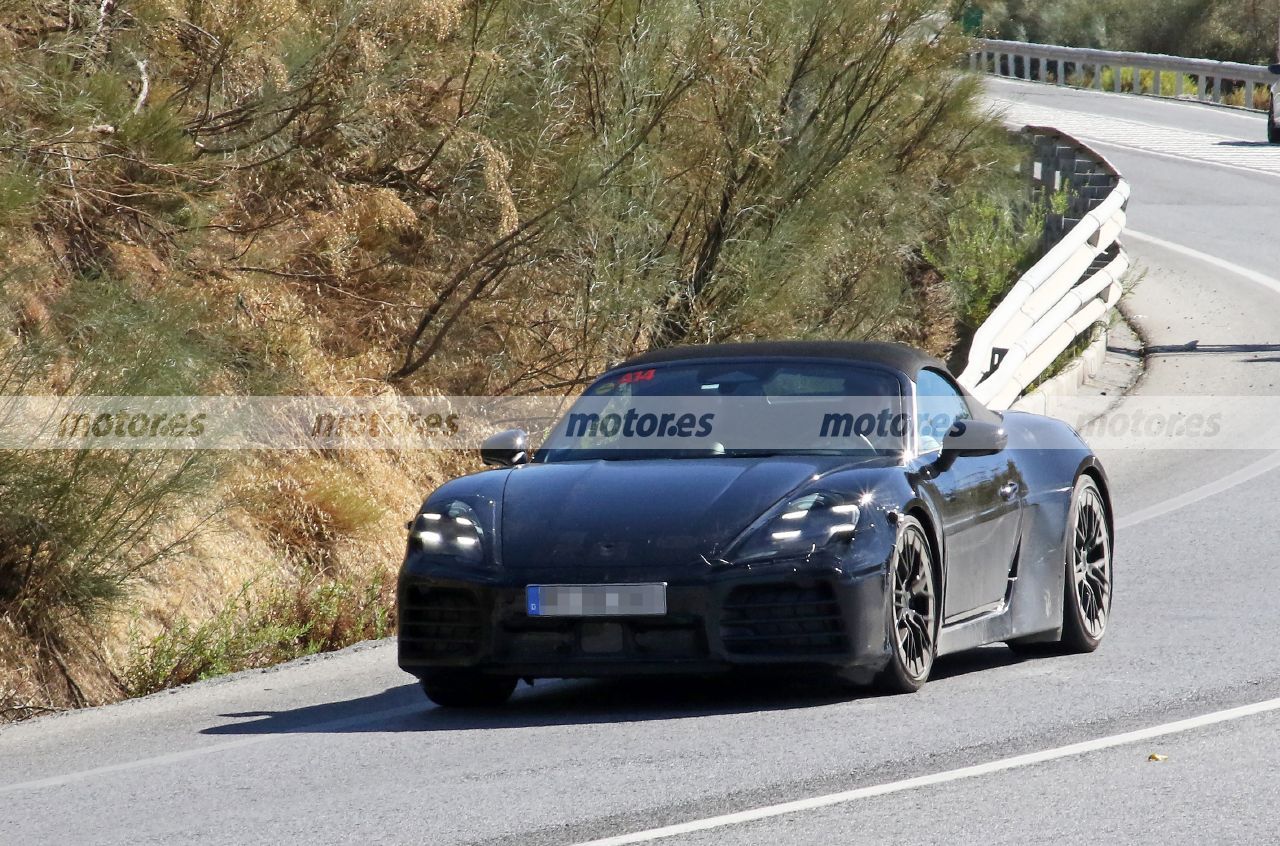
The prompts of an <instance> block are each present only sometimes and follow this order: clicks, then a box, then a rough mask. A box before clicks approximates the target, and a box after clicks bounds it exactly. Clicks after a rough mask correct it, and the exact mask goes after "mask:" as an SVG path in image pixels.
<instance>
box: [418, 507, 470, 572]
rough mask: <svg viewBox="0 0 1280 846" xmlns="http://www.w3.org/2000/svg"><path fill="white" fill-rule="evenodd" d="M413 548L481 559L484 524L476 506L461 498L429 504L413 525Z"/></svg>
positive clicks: (465, 559)
mask: <svg viewBox="0 0 1280 846" xmlns="http://www.w3.org/2000/svg"><path fill="white" fill-rule="evenodd" d="M409 548H410V550H422V551H423V552H427V553H432V554H436V555H440V556H442V557H448V558H456V559H459V560H462V561H465V562H468V563H477V562H480V561H483V560H484V555H485V537H484V528H483V527H482V525H481V522H480V518H479V516H478V515H477V514H476V512H475V509H473V508H472V507H471V506H470V505H467V503H465V502H462V501H461V500H453V501H451V502H446V503H440V504H433V505H429V506H427V507H426V508H424V509H423V510H422V513H420V514H419V515H418V517H417V519H416V520H414V521H413V523H412V524H411V526H410V528H409Z"/></svg>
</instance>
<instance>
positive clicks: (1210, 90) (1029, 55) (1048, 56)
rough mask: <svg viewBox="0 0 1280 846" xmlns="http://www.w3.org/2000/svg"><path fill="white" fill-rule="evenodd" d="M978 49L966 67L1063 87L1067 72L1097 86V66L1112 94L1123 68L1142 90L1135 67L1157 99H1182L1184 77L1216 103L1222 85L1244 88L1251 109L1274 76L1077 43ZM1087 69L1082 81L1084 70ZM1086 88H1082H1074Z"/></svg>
mask: <svg viewBox="0 0 1280 846" xmlns="http://www.w3.org/2000/svg"><path fill="white" fill-rule="evenodd" d="M977 43H978V48H979V49H978V50H976V51H975V52H973V53H971V54H970V56H969V67H970V68H971V69H972V70H980V71H982V72H984V73H993V74H995V75H997V76H1008V77H1013V78H1015V79H1026V80H1031V81H1036V82H1049V81H1050V79H1051V78H1052V81H1053V82H1054V83H1056V84H1058V85H1067V84H1069V80H1070V79H1071V77H1072V75H1073V73H1074V74H1075V76H1076V77H1077V78H1078V79H1080V80H1081V81H1082V82H1087V83H1088V86H1087V87H1092V88H1095V89H1097V90H1099V91H1101V90H1103V72H1102V71H1103V68H1110V69H1111V70H1112V79H1111V87H1112V89H1113V90H1115V91H1116V92H1117V93H1118V92H1120V91H1122V90H1123V88H1122V86H1123V74H1122V73H1121V71H1122V70H1124V69H1130V70H1132V71H1133V73H1132V76H1131V79H1132V80H1133V82H1132V86H1133V91H1134V93H1139V94H1140V93H1142V84H1141V74H1140V71H1144V70H1145V71H1151V72H1152V77H1151V93H1152V94H1153V95H1155V96H1157V97H1167V96H1173V97H1185V96H1187V95H1188V92H1187V91H1186V90H1185V89H1186V83H1187V78H1188V77H1193V78H1194V80H1195V91H1194V92H1191V93H1192V94H1194V96H1195V98H1196V99H1198V100H1212V101H1213V102H1215V103H1221V102H1222V98H1223V93H1224V88H1228V87H1229V88H1230V89H1234V88H1236V87H1243V88H1244V94H1245V96H1244V105H1245V108H1250V109H1252V108H1253V103H1254V93H1255V89H1256V88H1257V86H1259V85H1261V86H1263V87H1264V88H1270V87H1271V86H1272V85H1273V84H1274V83H1275V82H1276V81H1277V78H1276V75H1275V74H1273V73H1271V71H1270V70H1268V68H1267V67H1266V66H1264V65H1245V64H1240V63H1239V62H1216V61H1213V60H1212V59H1184V58H1180V57H1178V56H1164V55H1161V54H1159V53H1122V52H1118V51H1113V50H1093V49H1088V48H1081V47H1058V46H1056V45H1053V44H1030V43H1026V42H1022V41H997V40H993V39H980V40H979V41H978V42H977ZM1090 69H1092V71H1093V73H1092V76H1091V77H1090V78H1088V79H1086V78H1085V74H1086V73H1087V71H1088V70H1090ZM1164 72H1172V73H1173V75H1174V81H1173V91H1172V92H1168V91H1165V90H1164V80H1163V79H1162V78H1161V74H1162V73H1164ZM1077 87H1086V86H1083V85H1082V86H1077Z"/></svg>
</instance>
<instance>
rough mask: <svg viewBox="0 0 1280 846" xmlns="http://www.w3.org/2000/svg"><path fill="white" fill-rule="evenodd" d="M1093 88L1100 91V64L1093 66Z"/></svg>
mask: <svg viewBox="0 0 1280 846" xmlns="http://www.w3.org/2000/svg"><path fill="white" fill-rule="evenodd" d="M1093 87H1094V88H1096V89H1097V90H1099V91H1101V90H1102V62H1098V63H1097V64H1096V65H1094V66H1093Z"/></svg>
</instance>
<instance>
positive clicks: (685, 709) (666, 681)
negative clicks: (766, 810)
mask: <svg viewBox="0 0 1280 846" xmlns="http://www.w3.org/2000/svg"><path fill="white" fill-rule="evenodd" d="M1018 662H1019V659H1018V658H1017V657H1015V656H1014V654H1013V653H1012V652H1010V651H1009V650H1008V649H1006V648H1005V647H1003V646H990V647H984V648H982V649H976V650H973V651H971V652H966V653H963V654H960V655H954V656H949V657H946V658H941V659H939V660H938V663H937V665H936V666H935V667H934V672H933V678H932V681H931V682H930V684H931V685H932V686H933V687H935V688H936V687H938V686H939V685H941V684H943V683H945V681H946V680H947V679H950V678H956V677H960V676H964V675H968V674H969V673H974V672H981V671H983V670H988V669H992V668H995V667H1001V666H1006V665H1009V664H1016V663H1018ZM926 690H928V688H926ZM881 698H884V697H882V696H881V695H879V694H877V693H875V692H874V691H871V690H862V689H849V688H846V687H841V686H839V685H835V684H832V683H828V682H823V681H821V680H813V679H804V678H800V679H795V678H787V677H769V676H756V677H751V676H734V675H731V676H723V677H712V678H703V677H697V678H680V677H663V678H657V679H608V680H599V679H591V680H547V681H539V682H537V683H536V684H534V685H532V686H530V685H526V684H523V683H522V684H521V685H520V687H519V688H517V690H516V694H515V696H514V697H513V698H512V699H511V701H510V702H508V703H507V704H506V705H504V706H502V707H500V708H479V709H473V710H453V709H448V708H437V707H435V706H433V705H431V703H429V702H427V701H426V699H425V698H423V695H422V691H421V690H420V689H419V687H418V685H417V684H414V683H408V684H402V685H397V686H396V687H389V688H387V689H386V690H384V691H383V692H381V693H376V694H372V695H369V696H361V697H357V698H354V699H347V700H343V701H340V702H326V703H323V704H320V705H308V706H304V707H301V708H293V709H288V710H281V711H242V712H236V713H227V714H220V715H219V716H220V717H224V718H226V719H228V720H232V722H226V723H223V724H220V725H216V726H212V727H210V728H207V729H204V730H203V731H202V732H201V734H208V735H253V734H333V733H344V734H345V733H361V732H402V731H410V732H416V731H471V730H475V729H495V728H530V727H539V726H564V725H587V724H592V723H615V722H642V721H649V720H677V719H687V718H690V717H703V716H713V715H725V714H742V713H751V712H756V711H784V710H796V709H804V708H815V707H822V706H826V705H834V704H837V703H856V702H864V701H873V700H877V699H881Z"/></svg>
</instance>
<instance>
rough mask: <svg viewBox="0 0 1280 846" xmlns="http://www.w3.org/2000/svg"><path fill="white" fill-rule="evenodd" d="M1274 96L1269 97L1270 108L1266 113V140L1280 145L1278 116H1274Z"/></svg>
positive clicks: (1279, 118) (1279, 119)
mask: <svg viewBox="0 0 1280 846" xmlns="http://www.w3.org/2000/svg"><path fill="white" fill-rule="evenodd" d="M1276 105H1277V104H1276V95H1274V94H1272V95H1271V108H1270V109H1269V110H1268V111H1267V140H1268V141H1270V142H1271V143H1272V144H1280V123H1277V121H1280V115H1277V114H1276Z"/></svg>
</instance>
